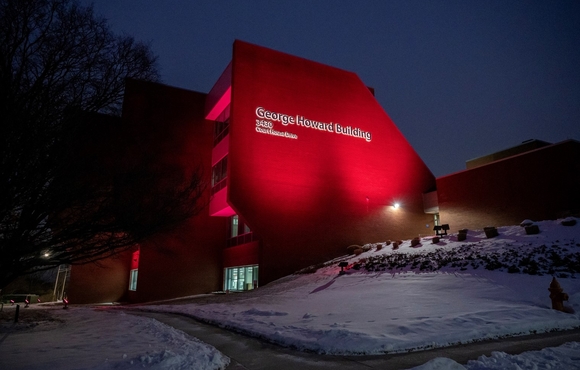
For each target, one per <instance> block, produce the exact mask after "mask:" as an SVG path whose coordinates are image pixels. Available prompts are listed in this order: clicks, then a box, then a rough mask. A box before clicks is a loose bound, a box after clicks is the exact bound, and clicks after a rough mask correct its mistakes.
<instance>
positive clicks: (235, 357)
mask: <svg viewBox="0 0 580 370" xmlns="http://www.w3.org/2000/svg"><path fill="white" fill-rule="evenodd" d="M129 313H133V314H137V315H141V316H146V317H150V318H153V319H155V320H158V321H160V322H162V323H165V324H167V325H169V326H172V327H174V328H176V329H179V330H181V331H184V332H186V333H188V334H189V335H191V336H194V337H196V338H198V339H199V340H201V341H203V342H205V343H207V344H210V345H212V346H214V347H215V348H217V349H218V350H219V351H220V352H222V353H223V354H224V355H226V356H228V357H229V358H230V359H231V363H230V365H229V366H228V369H233V370H240V369H248V370H262V369H263V370H272V369H275V370H286V369H288V370H290V369H292V370H295V369H301V370H302V369H304V370H309V369H331V368H340V369H347V370H349V369H366V370H369V369H389V370H390V369H408V368H412V367H415V366H418V365H421V364H424V363H425V362H427V361H429V360H432V359H434V358H437V357H448V358H451V359H453V360H455V361H457V362H459V363H462V364H465V363H467V361H468V360H475V359H477V358H478V357H479V356H481V355H487V356H489V355H491V352H492V351H503V352H506V353H509V354H518V353H521V352H525V351H534V350H540V349H542V348H545V347H555V346H559V345H561V344H563V343H566V342H574V341H576V342H579V341H580V329H575V330H567V331H561V332H553V333H544V334H535V335H526V336H519V337H512V338H504V339H497V340H490V341H485V342H478V343H472V344H465V345H458V346H453V347H445V348H438V349H433V350H429V351H419V352H411V353H401V354H392V355H376V356H329V355H318V354H314V353H308V352H301V351H296V350H292V349H289V348H284V347H281V346H278V345H275V344H271V343H266V342H263V341H261V340H259V339H256V338H251V337H248V336H245V335H241V334H238V333H235V332H232V331H229V330H225V329H221V328H218V327H216V326H213V325H209V324H205V323H201V322H199V321H197V320H195V319H192V318H189V317H186V316H183V315H179V314H170V313H153V312H143V311H130V312H129Z"/></svg>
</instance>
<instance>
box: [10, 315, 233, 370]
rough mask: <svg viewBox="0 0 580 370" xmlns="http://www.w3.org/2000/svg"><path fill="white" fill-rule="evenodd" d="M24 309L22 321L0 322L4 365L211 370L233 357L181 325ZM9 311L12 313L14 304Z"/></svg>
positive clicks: (56, 369) (29, 369) (99, 369)
mask: <svg viewBox="0 0 580 370" xmlns="http://www.w3.org/2000/svg"><path fill="white" fill-rule="evenodd" d="M25 310H27V312H24V309H21V311H22V316H21V317H22V319H21V320H19V323H18V324H14V323H6V322H4V323H2V325H1V326H0V369H12V370H16V369H27V370H34V369H38V370H41V369H42V370H45V369H54V370H63V369H94V370H106V369H142V368H148V369H204V370H205V369H208V370H209V369H223V368H225V367H226V366H227V364H229V362H230V360H229V358H227V357H226V356H224V355H222V354H221V353H220V352H219V351H217V350H216V349H215V348H213V347H212V346H209V345H207V344H205V343H202V342H200V341H198V340H197V339H195V338H192V337H190V336H188V335H187V334H185V333H183V332H181V331H179V330H176V329H173V328H171V327H169V326H167V325H164V324H162V323H160V322H158V321H155V320H152V319H148V318H144V317H139V316H134V315H128V314H126V313H124V312H122V311H118V310H106V311H105V310H98V311H96V310H94V309H92V308H88V307H84V308H83V307H72V308H70V309H68V310H63V309H62V306H52V307H51V306H40V305H32V306H31V307H30V308H26V309H25ZM4 311H5V312H4V313H9V314H10V315H11V316H13V313H14V307H4ZM34 311H45V312H34ZM39 313H40V314H41V315H38V314H39ZM27 316H32V317H33V319H32V320H27V319H26V317H27Z"/></svg>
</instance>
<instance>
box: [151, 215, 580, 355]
mask: <svg viewBox="0 0 580 370" xmlns="http://www.w3.org/2000/svg"><path fill="white" fill-rule="evenodd" d="M535 224H536V225H538V227H539V228H540V230H541V232H540V233H539V234H535V235H526V232H525V229H524V228H523V227H521V226H510V227H500V228H498V231H499V234H500V235H499V236H497V237H495V238H492V239H487V238H486V236H485V234H484V232H483V231H477V230H476V231H469V232H468V234H467V239H466V240H464V241H458V240H457V237H456V236H455V235H451V236H448V237H445V238H442V239H441V240H440V242H439V243H437V244H432V241H431V239H422V240H421V242H420V243H419V244H418V245H415V246H414V247H411V242H410V241H404V242H403V243H402V244H401V245H400V246H399V247H398V249H396V250H393V248H392V246H389V245H386V243H380V244H373V245H367V248H366V249H369V250H368V251H367V252H365V253H363V254H361V255H358V256H348V257H344V258H340V259H337V260H335V261H331V262H330V263H329V264H327V266H326V267H322V268H320V269H318V271H316V272H315V273H312V274H302V275H293V276H289V277H286V278H283V279H280V280H278V281H276V282H274V283H271V284H268V285H267V286H265V287H261V288H259V289H257V290H254V291H250V292H246V293H243V294H230V295H226V296H215V297H211V298H204V299H198V300H194V301H192V302H193V303H189V304H173V305H160V306H144V307H142V309H146V310H152V311H165V312H179V313H183V314H186V315H189V316H192V317H195V318H198V319H201V320H204V321H207V322H211V323H215V324H217V325H220V326H222V327H226V328H231V329H233V330H237V331H240V332H243V333H246V334H249V335H252V336H256V337H259V338H263V339H266V340H268V341H271V342H274V343H278V344H281V345H283V346H288V347H292V348H297V349H301V350H309V351H315V352H318V353H324V354H384V353H394V352H404V351H412V350H423V349H429V348H435V347H442V346H449V345H453V344H458V343H469V342H474V341H480V340H486V339H492V338H500V337H504V336H514V335H524V334H530V333H538V332H546V331H551V330H563V329H570V328H575V327H580V316H579V314H578V313H579V312H580V279H577V275H578V273H579V271H578V268H579V266H580V226H579V225H576V226H563V225H561V223H560V222H559V221H543V222H537V223H535ZM379 245H380V247H379V248H377V246H379ZM368 247H370V248H368ZM340 261H346V262H347V264H348V267H347V268H346V273H345V274H343V275H339V271H340V268H339V267H338V262H340ZM552 276H557V277H558V279H559V282H560V284H561V286H562V288H563V289H564V291H565V292H566V293H568V294H569V296H570V300H569V302H568V303H567V305H568V307H569V308H570V309H571V310H575V311H576V313H575V314H567V313H562V312H559V311H555V310H552V309H551V301H550V299H549V292H548V287H549V285H550V282H551V280H552Z"/></svg>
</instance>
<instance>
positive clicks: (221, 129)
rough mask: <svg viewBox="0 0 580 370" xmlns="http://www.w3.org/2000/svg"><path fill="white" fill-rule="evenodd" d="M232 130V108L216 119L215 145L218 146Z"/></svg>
mask: <svg viewBox="0 0 580 370" xmlns="http://www.w3.org/2000/svg"><path fill="white" fill-rule="evenodd" d="M229 128H230V106H229V105H228V106H227V107H226V109H224V111H223V112H222V113H221V114H220V115H219V116H218V117H217V118H216V121H215V125H214V132H213V145H214V146H216V145H217V144H218V143H219V142H220V141H222V139H223V138H224V137H226V135H227V134H228V132H229Z"/></svg>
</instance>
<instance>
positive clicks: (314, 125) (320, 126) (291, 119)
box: [256, 107, 372, 142]
mask: <svg viewBox="0 0 580 370" xmlns="http://www.w3.org/2000/svg"><path fill="white" fill-rule="evenodd" d="M256 117H258V119H256V132H259V133H262V134H269V135H274V136H283V137H287V138H291V139H298V135H296V134H293V133H290V132H287V131H276V130H274V122H280V123H281V124H282V125H283V126H289V125H294V126H300V127H306V128H310V129H314V130H319V131H324V132H332V133H335V134H340V135H346V136H351V137H356V138H360V139H365V141H366V142H370V141H371V140H372V134H371V132H370V131H364V130H362V129H360V128H358V127H352V126H343V125H341V124H340V123H336V122H334V123H333V122H319V121H314V120H311V119H308V118H306V117H304V116H301V115H296V116H290V115H287V114H283V113H278V112H272V111H269V110H266V109H265V108H264V107H258V108H256Z"/></svg>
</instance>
